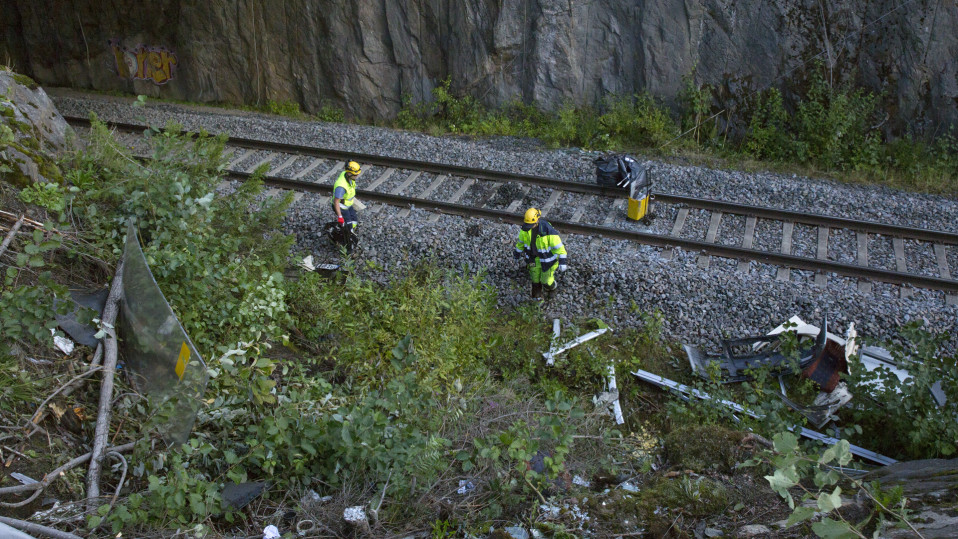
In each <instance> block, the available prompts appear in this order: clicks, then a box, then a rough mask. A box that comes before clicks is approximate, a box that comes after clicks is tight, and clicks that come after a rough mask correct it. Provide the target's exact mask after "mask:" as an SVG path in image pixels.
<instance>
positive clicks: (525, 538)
mask: <svg viewBox="0 0 958 539" xmlns="http://www.w3.org/2000/svg"><path fill="white" fill-rule="evenodd" d="M503 531H505V532H506V533H508V534H509V535H511V536H512V537H513V538H514V539H529V532H527V531H526V529H525V528H520V527H519V526H509V527H508V528H503Z"/></svg>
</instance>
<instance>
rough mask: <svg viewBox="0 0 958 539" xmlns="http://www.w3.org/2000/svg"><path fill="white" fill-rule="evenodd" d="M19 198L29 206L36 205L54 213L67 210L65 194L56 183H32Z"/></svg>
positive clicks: (22, 191)
mask: <svg viewBox="0 0 958 539" xmlns="http://www.w3.org/2000/svg"><path fill="white" fill-rule="evenodd" d="M19 197H20V200H22V201H23V202H25V203H27V204H36V205H37V206H40V207H41V208H46V209H48V210H50V211H54V212H61V211H63V210H64V208H66V200H65V199H64V197H63V193H62V192H61V191H60V188H59V186H57V184H55V183H48V182H44V183H39V182H34V183H31V184H30V185H28V186H27V187H26V188H24V189H22V190H21V191H20V194H19Z"/></svg>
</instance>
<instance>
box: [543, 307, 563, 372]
mask: <svg viewBox="0 0 958 539" xmlns="http://www.w3.org/2000/svg"><path fill="white" fill-rule="evenodd" d="M559 332H560V328H559V319H558V318H553V319H552V346H550V347H549V351H550V352H551V351H552V350H554V349H555V348H556V347H557V346H559ZM554 363H555V360H554V359H553V358H551V357H547V358H546V365H548V366H550V367H551V366H552V365H553V364H554Z"/></svg>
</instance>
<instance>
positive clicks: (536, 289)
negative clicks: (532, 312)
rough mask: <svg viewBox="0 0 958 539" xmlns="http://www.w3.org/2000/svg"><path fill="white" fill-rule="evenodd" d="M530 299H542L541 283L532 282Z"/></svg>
mask: <svg viewBox="0 0 958 539" xmlns="http://www.w3.org/2000/svg"><path fill="white" fill-rule="evenodd" d="M532 299H542V283H532Z"/></svg>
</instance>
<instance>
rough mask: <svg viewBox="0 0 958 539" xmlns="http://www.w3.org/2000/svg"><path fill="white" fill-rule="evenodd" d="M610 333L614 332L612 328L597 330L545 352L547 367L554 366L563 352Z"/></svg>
mask: <svg viewBox="0 0 958 539" xmlns="http://www.w3.org/2000/svg"><path fill="white" fill-rule="evenodd" d="M608 331H612V330H611V328H602V329H597V330H595V331H590V332H588V333H586V334H585V335H580V336H579V337H576V338H575V339H573V340H571V341H569V342H567V343H565V344H563V345H561V346H558V347H553V348H551V349H549V351H548V352H543V353H542V357H544V358H545V360H546V365H552V363H553V362H554V361H555V357H556V356H557V355H559V354H561V353H562V352H565V351H566V350H569V349H570V348H575V347H576V346H579V345H580V344H582V343H584V342H586V341H591V340H592V339H594V338H596V337H598V336H599V335H602V334H603V333H606V332H608Z"/></svg>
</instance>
